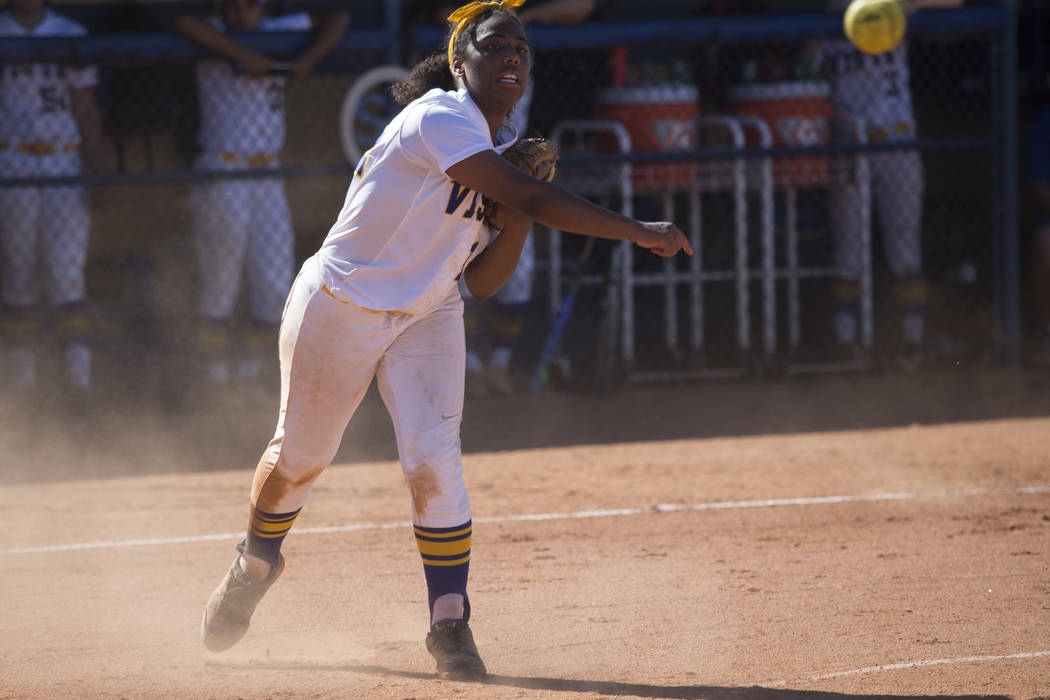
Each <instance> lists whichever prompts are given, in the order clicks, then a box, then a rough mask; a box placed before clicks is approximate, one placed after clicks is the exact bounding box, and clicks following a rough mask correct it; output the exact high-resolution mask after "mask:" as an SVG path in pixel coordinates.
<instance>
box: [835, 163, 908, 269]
mask: <svg viewBox="0 0 1050 700" xmlns="http://www.w3.org/2000/svg"><path fill="white" fill-rule="evenodd" d="M868 162H869V164H870V168H871V192H872V197H873V198H874V200H875V208H876V210H877V212H878V217H877V218H878V221H879V228H880V230H881V232H882V243H883V250H884V251H885V254H886V264H887V266H888V267H889V268H890V271H891V272H892V273H893V275H894V277H897V278H904V277H910V276H914V275H917V274H920V273H921V272H922V229H921V225H922V197H923V190H924V186H925V180H924V176H923V168H922V159H921V158H920V157H919V154H918V153H917V152H915V151H893V152H889V153H882V154H875V155H871V156H869V157H868ZM828 203H829V211H830V219H831V229H832V231H833V233H834V236H835V267H836V269H837V270H838V271H839V275H840V276H841V277H842V278H844V279H859V278H860V267H861V247H860V236H859V235H858V233H857V232H858V228H857V227H858V224H859V219H860V209H861V206H862V203H861V198H860V189H859V188H858V187H857V186H856V185H844V186H842V187H837V188H832V190H831V192H830V193H829V197H828Z"/></svg>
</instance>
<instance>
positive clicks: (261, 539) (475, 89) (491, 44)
mask: <svg viewBox="0 0 1050 700" xmlns="http://www.w3.org/2000/svg"><path fill="white" fill-rule="evenodd" d="M521 2H522V0H502V1H501V2H474V3H471V4H469V5H465V6H464V7H462V8H460V9H459V10H457V11H456V12H454V13H453V14H452V15H451V16H450V17H449V21H450V22H451V23H452V31H451V34H450V36H449V39H448V51H447V54H446V53H442V54H435V55H433V56H431V57H429V58H427V59H425V60H424V61H422V62H421V63H420V64H419V65H417V66H416V67H415V68H414V69H413V71H412V73H411V75H410V77H409V80H408V81H406V82H405V83H401V84H399V85H397V86H395V95H396V96H397V97H398V101H399V102H400V103H401V104H406V105H407V106H406V107H405V108H404V110H403V111H402V112H401V113H400V114H399V115H398V116H396V117H395V118H394V119H393V120H392V121H391V122H390V124H389V125H387V127H386V129H385V130H384V131H383V133H382V135H381V136H380V137H379V139H378V141H377V142H376V144H375V146H374V147H373V148H371V149H370V150H369V151H368V152H367V153H365V154H364V156H363V157H362V158H361V161H360V163H359V164H358V166H357V169H356V172H355V174H354V176H353V179H352V182H351V184H350V188H349V190H348V192H347V195H346V200H345V203H344V205H343V208H342V211H341V212H340V213H339V216H338V218H337V220H336V222H335V224H334V225H333V226H332V228H331V230H330V231H329V233H328V236H327V238H326V239H325V241H324V243H323V244H322V246H321V249H320V250H319V251H318V252H317V253H316V254H315V255H314V256H312V257H311V258H309V259H308V260H307V261H306V263H305V264H304V265H303V267H302V270H301V271H300V272H299V276H298V277H297V279H296V281H295V283H294V284H293V285H292V290H291V293H290V294H289V297H288V302H287V306H286V308H285V313H284V319H283V321H282V323H281V334H280V357H281V405H280V410H279V418H278V424H277V429H276V432H275V434H274V437H273V439H272V440H271V441H270V444H269V446H268V448H267V449H266V451H265V452H264V453H263V456H262V458H261V459H260V461H259V464H258V466H257V468H256V471H255V478H254V481H253V483H252V488H251V499H250V502H251V509H250V515H249V521H248V532H247V537H246V539H245V541H243V542H242V543H241V544H240V545H239V546H238V549H239V551H240V552H241V554H240V555H239V556H238V557H237V558H235V559H234V562H233V565H232V566H231V567H230V570H229V572H228V573H227V574H226V577H225V578H224V579H223V581H222V582H221V583H220V584H219V586H218V588H216V590H215V592H214V593H213V594H212V596H211V598H210V599H209V601H208V603H207V605H206V606H205V611H204V618H203V620H202V623H201V631H202V636H203V639H204V643H205V645H206V646H207V647H208V648H209V649H212V650H214V651H221V650H223V649H227V648H229V647H230V646H232V645H233V644H235V643H236V642H237V641H238V640H239V639H240V638H241V636H243V634H244V633H245V632H246V631H247V629H248V624H249V621H250V618H251V614H252V612H253V610H254V608H255V606H256V604H257V603H258V602H259V600H260V599H261V598H262V596H263V594H264V593H265V592H266V590H267V589H268V588H269V586H270V585H271V584H272V583H273V582H274V580H275V579H276V578H277V577H278V576H279V575H280V574H281V571H282V570H283V568H284V558H283V556H282V555H281V552H280V550H281V545H282V542H283V540H284V537H285V535H286V534H287V533H288V531H289V529H290V528H291V526H292V523H293V522H294V520H295V518H296V516H297V515H298V513H299V511H300V510H301V508H302V506H303V504H304V502H305V501H306V498H307V495H308V493H309V491H310V488H311V486H312V484H313V483H314V481H315V480H316V479H317V477H318V476H319V475H320V474H321V472H322V471H323V470H324V469H325V467H327V466H328V464H329V463H330V462H331V460H332V458H333V457H334V456H335V454H336V450H337V449H338V447H339V442H340V439H341V438H342V435H343V432H344V430H345V429H346V425H347V422H348V421H349V420H350V418H351V416H352V415H353V413H354V411H355V410H356V408H357V406H358V405H359V404H360V402H361V399H362V398H363V397H364V395H365V392H366V390H367V389H368V386H369V384H370V383H371V381H372V379H373V378H376V380H377V382H378V386H379V391H380V394H381V396H382V398H383V401H384V403H385V404H386V407H387V410H388V411H389V413H390V417H391V419H392V420H393V423H394V429H395V435H396V439H397V448H398V454H399V457H400V461H401V469H402V472H403V474H404V477H405V481H406V483H407V485H408V490H409V492H410V494H411V499H410V503H411V511H412V521H413V524H414V527H413V532H414V535H415V539H416V544H417V545H418V548H419V552H420V555H421V557H422V560H423V571H424V576H425V579H426V584H427V589H428V607H429V610H430V632H429V633H428V635H427V642H426V646H427V649H428V650H429V651H430V653H431V654H432V655H433V656H434V658H435V659H436V661H437V669H438V673H439V674H441V675H442V676H443V677H450V678H476V677H479V676H483V675H484V674H485V666H484V664H483V662H482V661H481V658H480V656H479V655H478V652H477V648H476V646H475V644H474V641H473V636H472V634H471V632H470V628H469V626H468V625H467V620H468V619H469V617H470V604H469V600H468V597H467V570H468V566H469V561H470V544H471V532H472V528H471V511H470V502H469V499H468V497H467V493H466V490H465V488H464V485H463V473H462V461H461V449H460V424H461V421H462V412H463V382H464V356H465V345H464V331H463V300H462V298H461V297H460V294H459V291H458V288H457V281H458V279H459V277H460V276H461V275H463V276H464V277H465V279H466V284H467V286H468V287H469V289H470V291H471V293H472V294H473V295H474V296H475V297H477V298H479V299H484V298H488V297H490V296H491V295H492V294H494V293H495V292H496V291H497V290H498V289H499V287H500V286H501V285H502V284H503V283H504V282H505V281H506V280H507V279H508V278H509V277H510V275H511V273H512V271H513V270H514V267H515V265H516V264H517V261H518V256H519V255H520V253H521V248H522V245H523V244H524V241H525V238H526V237H527V235H528V230H529V226H530V223H531V220H537V221H540V222H541V223H543V224H545V225H549V226H556V227H558V228H560V229H563V230H567V231H575V232H579V233H583V234H588V235H593V236H600V237H604V238H612V239H621V240H623V239H627V240H633V241H635V242H636V243H637V244H638V245H640V246H642V247H645V248H650V249H652V250H653V251H654V252H656V253H657V254H659V255H663V256H671V255H674V254H676V253H677V252H678V251H679V250H683V249H684V250H685V251H686V252H687V253H692V251H691V250H690V249H689V246H688V242H687V241H686V239H685V236H684V235H683V234H682V232H681V231H680V230H679V229H678V228H676V227H675V226H674V225H673V224H671V223H668V222H652V223H642V222H638V221H634V220H632V219H628V218H626V217H623V216H621V215H619V214H616V213H614V212H611V211H609V210H607V209H603V208H601V207H598V206H596V205H594V204H591V203H590V202H588V201H587V200H585V199H583V198H580V197H577V196H575V195H573V194H571V193H569V192H567V191H566V190H563V189H562V188H560V187H558V186H557V185H553V184H550V183H547V182H544V181H542V180H539V179H536V178H533V177H531V176H529V175H526V174H524V173H523V172H522V171H521V170H519V169H518V168H516V167H515V166H513V165H511V164H510V163H508V162H507V161H506V160H505V159H503V158H502V157H501V156H500V155H499V154H500V153H501V152H502V151H504V150H505V149H507V148H508V147H510V146H511V145H512V144H513V142H514V141H515V140H516V138H517V134H516V133H515V131H514V129H513V127H512V126H511V125H510V124H509V123H508V122H507V119H506V117H507V114H508V112H509V111H510V110H511V109H512V108H513V106H514V105H515V103H516V102H517V101H518V100H519V99H520V98H521V95H522V93H523V92H524V90H525V87H526V86H527V84H528V79H529V73H530V69H531V54H530V47H529V43H528V40H527V38H526V36H525V31H524V29H523V28H522V25H521V23H520V22H519V21H518V19H517V17H516V15H515V14H514V12H513V9H512V8H513V7H516V6H517V5H520V4H521ZM484 197H489V198H490V199H493V200H495V201H498V202H502V203H505V204H506V205H508V206H509V207H510V208H512V209H513V210H516V211H517V212H521V214H520V215H514V214H513V212H509V214H510V215H509V216H508V221H507V222H506V223H505V225H504V228H503V230H502V231H501V232H500V233H499V234H498V235H496V236H491V235H490V233H489V232H488V230H487V229H486V228H485V226H484V224H483V223H482V216H483V214H484V206H483V201H484V199H483V198H484Z"/></svg>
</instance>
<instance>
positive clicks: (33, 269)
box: [0, 166, 40, 391]
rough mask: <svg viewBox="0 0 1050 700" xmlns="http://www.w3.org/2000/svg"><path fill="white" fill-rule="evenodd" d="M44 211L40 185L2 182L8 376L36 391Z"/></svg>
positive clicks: (1, 275)
mask: <svg viewBox="0 0 1050 700" xmlns="http://www.w3.org/2000/svg"><path fill="white" fill-rule="evenodd" d="M3 171H9V166H4V168H3ZM39 212H40V190H39V188H35V187H14V188H0V260H2V272H0V283H2V285H3V305H4V313H3V327H4V334H5V335H6V336H7V338H8V339H9V343H10V348H9V351H8V358H7V360H8V369H9V374H8V376H9V377H10V378H11V379H10V381H11V384H12V385H13V387H14V388H15V389H16V390H19V391H33V390H34V389H35V388H36V385H37V371H36V369H37V368H36V347H35V346H36V336H37V333H38V330H39V326H40V320H39V318H38V316H37V314H38V311H37V309H36V308H35V305H36V302H37V299H38V297H39V289H40V285H39V277H38V274H37V248H38V245H39V239H38V233H37V232H38V226H37V223H38V221H39V215H40V214H39Z"/></svg>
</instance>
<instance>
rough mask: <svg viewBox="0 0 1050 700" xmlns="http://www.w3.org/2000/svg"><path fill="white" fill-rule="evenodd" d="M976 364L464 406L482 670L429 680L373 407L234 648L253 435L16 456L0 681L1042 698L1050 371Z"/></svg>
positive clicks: (131, 693) (397, 478)
mask: <svg viewBox="0 0 1050 700" xmlns="http://www.w3.org/2000/svg"><path fill="white" fill-rule="evenodd" d="M958 379H959V377H948V376H945V375H937V374H931V375H924V376H923V377H921V378H915V377H910V378H909V377H905V378H902V377H880V378H837V379H820V380H811V381H806V382H801V383H788V384H775V383H774V384H764V383H746V384H720V385H715V386H712V385H702V386H697V385H694V386H692V387H683V386H674V387H671V386H668V387H646V388H640V389H636V390H632V391H627V392H623V393H621V394H618V395H615V396H607V397H599V396H583V395H565V396H557V395H545V396H539V397H527V398H525V399H521V400H502V401H499V400H485V401H480V402H475V403H472V404H470V405H468V410H467V415H466V423H465V426H464V442H465V445H466V446H467V449H468V453H467V455H466V456H465V459H464V462H465V464H464V469H465V473H466V478H467V483H468V487H469V489H470V492H471V497H472V504H473V509H474V517H475V528H474V548H473V559H472V566H471V602H472V606H473V610H474V618H473V620H472V627H473V628H474V632H475V636H476V638H477V641H478V645H479V648H480V649H481V651H482V654H483V656H484V658H485V661H486V663H487V665H488V667H489V670H490V673H491V674H492V675H491V678H490V680H489V682H488V683H485V684H469V683H456V682H448V681H439V680H435V679H434V678H433V664H432V661H431V659H430V658H429V656H428V655H427V654H426V652H425V650H424V649H423V646H422V640H423V637H424V636H425V633H426V625H425V612H426V601H425V591H424V587H423V577H422V567H421V566H420V564H419V555H418V553H417V552H416V549H415V544H414V541H413V538H412V533H411V530H410V528H409V527H408V517H409V514H408V508H409V502H408V494H407V490H406V489H405V487H404V484H403V482H402V479H401V475H400V470H399V468H398V466H397V464H396V463H395V462H393V461H391V455H390V454H387V452H388V451H389V450H390V447H389V445H387V444H385V441H386V435H385V434H384V432H383V431H384V430H385V429H386V427H385V426H384V424H383V420H382V418H383V417H382V415H381V409H379V408H378V407H377V406H375V405H369V406H366V407H365V410H364V412H363V414H362V415H360V416H358V420H356V421H355V424H354V425H353V426H352V427H351V430H350V431H349V433H348V435H347V444H346V445H345V446H344V450H343V454H341V459H342V460H343V463H341V464H338V465H334V466H333V467H332V468H330V469H329V470H328V471H327V472H325V473H324V474H323V475H322V477H321V478H320V480H319V481H318V483H317V485H316V487H315V488H314V490H313V492H312V495H311V497H310V501H309V503H308V505H307V507H306V509H304V511H303V514H302V515H301V516H300V518H299V520H298V521H297V523H296V526H295V529H294V530H293V533H292V535H290V536H289V538H288V540H287V542H286V544H285V549H284V551H285V554H286V556H287V559H288V567H287V569H286V572H285V574H284V576H283V578H282V579H281V580H280V581H279V582H278V583H277V584H276V585H275V586H274V588H273V589H272V590H271V592H270V594H269V595H268V597H267V598H266V599H265V600H264V601H263V603H262V604H261V605H260V607H259V610H258V611H257V613H256V617H255V620H254V623H253V626H252V629H251V630H250V631H249V633H248V635H247V636H246V638H245V639H244V640H243V641H242V642H241V643H240V644H239V645H238V646H236V647H235V648H234V649H232V650H230V651H228V652H226V653H223V654H211V653H209V652H206V651H205V650H204V649H203V647H202V646H201V644H200V640H199V637H198V634H199V629H198V628H199V621H200V613H201V608H202V606H203V604H204V601H205V599H206V598H207V596H208V594H209V593H210V591H211V589H212V587H213V586H214V585H215V583H216V582H217V581H218V579H219V578H220V577H221V576H222V574H223V572H224V570H225V568H226V567H227V566H228V564H229V562H230V560H231V558H232V556H233V554H234V551H233V548H232V545H233V544H234V543H235V542H236V540H237V539H238V537H239V535H238V532H239V531H240V530H241V529H242V528H243V527H244V522H245V510H246V504H245V498H246V494H247V489H248V484H249V479H250V466H251V463H252V462H253V461H254V457H255V453H256V452H257V451H258V450H260V449H261V448H262V446H263V444H262V443H259V444H258V445H257V448H256V449H254V450H251V455H250V456H249V455H248V453H247V452H246V454H245V456H244V459H243V462H244V464H243V468H240V469H237V470H226V471H214V470H207V469H206V468H205V466H202V463H203V462H204V461H206V460H202V459H200V454H201V453H200V452H199V446H198V445H196V444H194V443H193V442H192V441H189V440H185V439H184V438H179V437H177V436H168V437H167V438H166V439H161V438H160V437H159V436H154V440H153V442H152V444H153V448H152V449H151V450H146V449H145V448H146V446H147V442H148V441H147V440H145V437H144V436H138V439H135V437H134V436H133V435H132V436H129V437H128V439H127V440H126V441H125V443H124V446H123V450H124V452H123V456H122V457H121V456H118V453H117V452H116V451H113V452H107V451H106V450H105V449H103V448H101V447H99V448H97V449H94V450H86V451H85V452H86V453H85V454H84V455H83V459H82V461H81V463H80V464H79V465H68V464H66V465H63V468H76V466H80V467H82V468H83V469H84V472H83V473H84V474H90V475H92V476H94V477H104V478H91V479H79V480H71V479H70V478H69V476H68V474H64V473H62V471H61V469H59V468H58V467H57V466H55V467H53V468H52V469H51V471H50V472H47V470H46V469H45V466H46V465H43V464H40V463H37V464H36V467H35V468H36V469H37V474H36V476H35V478H34V475H33V474H32V473H30V472H29V470H28V469H27V467H26V466H25V464H21V465H16V464H12V463H8V464H7V465H5V471H10V472H11V473H12V474H16V475H17V478H16V481H19V482H20V483H12V484H11V485H8V486H6V487H4V488H3V489H0V508H2V509H3V512H4V513H5V514H6V516H7V517H6V518H5V528H4V530H3V532H2V534H0V570H2V571H3V575H2V576H0V596H2V600H3V607H4V611H3V614H2V616H0V620H2V623H0V624H2V628H3V631H4V635H3V637H2V641H0V668H3V671H2V673H0V697H245V698H246V697H332V698H371V697H383V698H463V699H469V698H506V697H554V698H577V697H580V698H584V697H588V698H589V697H661V698H708V699H711V700H722V699H728V698H758V699H762V700H798V699H801V698H814V697H815V698H821V699H825V698H826V699H834V698H879V697H890V696H892V697H895V698H899V697H932V696H948V697H982V698H984V697H1012V698H1018V699H1020V700H1028V699H1029V698H1034V697H1039V696H1050V380H1048V378H1047V377H1045V376H1042V375H1037V376H1032V375H1026V374H1015V373H1010V372H991V373H983V374H980V375H977V374H974V375H972V376H969V377H966V382H960V381H957V380H958ZM242 418H243V417H242ZM143 420H145V419H143ZM129 426H130V427H131V428H134V427H135V423H134V421H133V420H132V419H131V418H125V420H124V421H123V427H124V428H125V430H128V429H129ZM106 427H107V426H103V428H100V430H101V429H104V428H106ZM212 428H213V429H214V430H216V431H218V430H219V428H218V427H214V426H212ZM114 431H115V427H114ZM254 431H255V429H254V428H253V429H252V430H247V429H246V430H245V432H246V433H254ZM237 437H241V436H235V435H229V438H230V440H231V442H233V443H235V444H237V441H236V440H235V439H234V438H237ZM180 448H181V449H183V450H184V451H183V452H180ZM243 449H245V450H247V448H243ZM195 450H196V451H195ZM67 452H68V446H67V447H66V448H62V449H60V448H59V447H53V449H52V450H51V451H44V452H43V453H42V454H47V455H52V456H53V457H56V458H57V457H59V456H60V455H65V454H67ZM87 452H91V453H92V454H87ZM147 452H149V453H150V454H147ZM158 453H160V454H158ZM9 454H10V453H9ZM147 457H148V459H147ZM107 462H108V464H106V463H107ZM136 464H138V465H139V466H140V467H141V471H140V473H134V468H135V465H136ZM187 465H191V466H190V467H187ZM19 467H21V468H19ZM146 472H150V473H146Z"/></svg>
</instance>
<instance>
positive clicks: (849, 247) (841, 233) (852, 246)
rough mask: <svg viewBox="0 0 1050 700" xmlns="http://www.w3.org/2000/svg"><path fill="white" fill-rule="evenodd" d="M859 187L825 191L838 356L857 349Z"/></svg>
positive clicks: (849, 354) (850, 354) (848, 355)
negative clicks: (826, 193) (832, 256)
mask: <svg viewBox="0 0 1050 700" xmlns="http://www.w3.org/2000/svg"><path fill="white" fill-rule="evenodd" d="M862 199H863V198H862V197H861V191H860V187H859V186H857V185H855V184H852V183H847V184H843V185H840V186H837V187H832V188H831V189H830V190H829V191H828V221H829V225H830V227H831V233H832V236H833V239H834V242H835V252H834V260H835V262H834V264H835V271H836V278H835V280H833V282H832V286H831V309H832V311H831V313H832V329H833V333H834V336H835V345H836V348H837V354H839V355H840V357H841V359H857V357H858V356H859V353H860V352H861V351H860V344H859V342H858V339H859V331H860V296H861V294H860V292H861V289H860V274H861V260H862V259H863V250H862V248H861V246H862V245H863V240H862V236H861V229H860V227H861V213H862V212H861V207H862V206H864V203H863V201H862Z"/></svg>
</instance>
